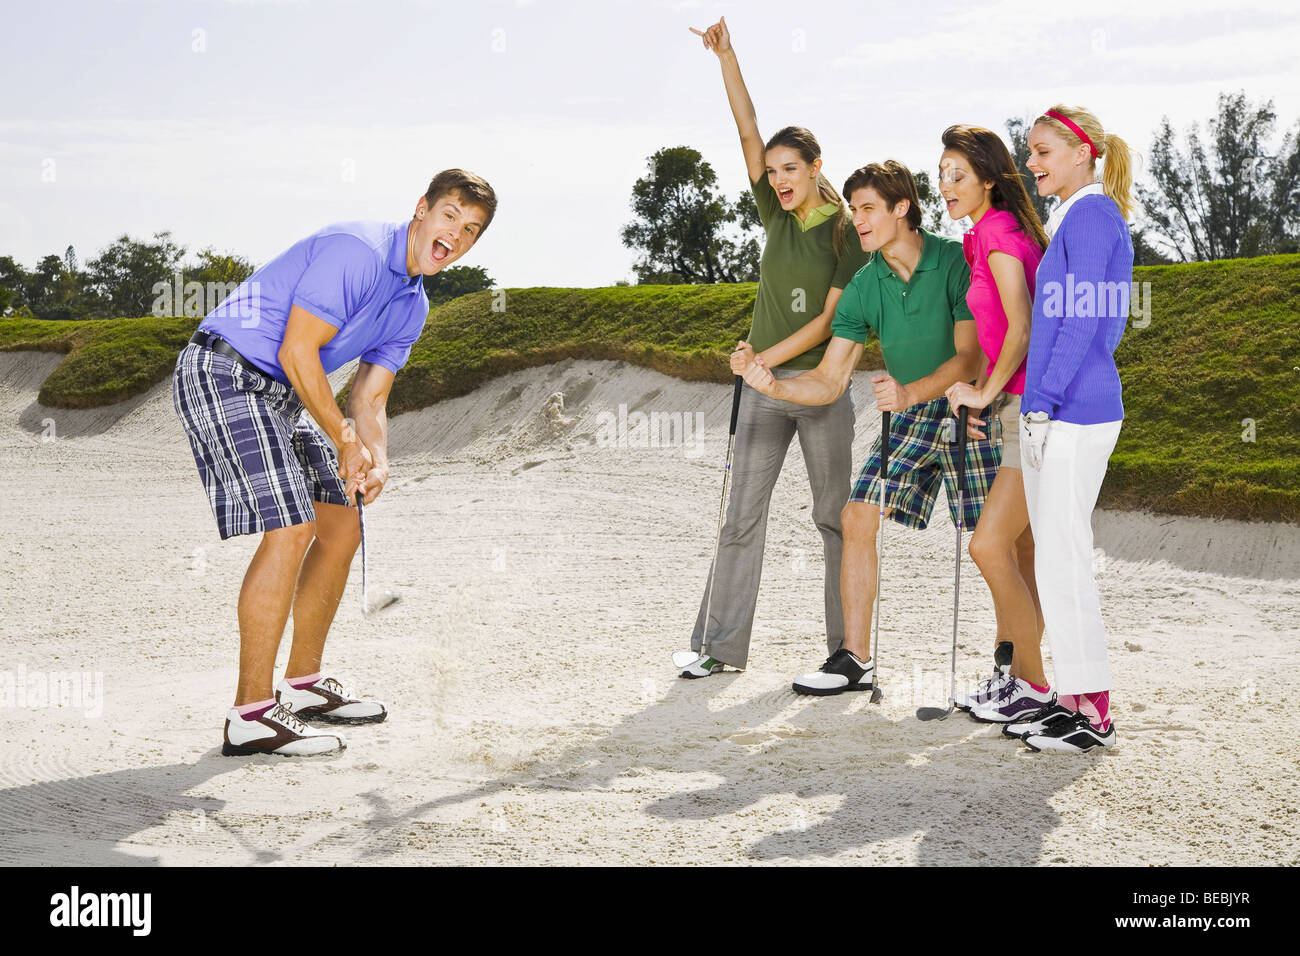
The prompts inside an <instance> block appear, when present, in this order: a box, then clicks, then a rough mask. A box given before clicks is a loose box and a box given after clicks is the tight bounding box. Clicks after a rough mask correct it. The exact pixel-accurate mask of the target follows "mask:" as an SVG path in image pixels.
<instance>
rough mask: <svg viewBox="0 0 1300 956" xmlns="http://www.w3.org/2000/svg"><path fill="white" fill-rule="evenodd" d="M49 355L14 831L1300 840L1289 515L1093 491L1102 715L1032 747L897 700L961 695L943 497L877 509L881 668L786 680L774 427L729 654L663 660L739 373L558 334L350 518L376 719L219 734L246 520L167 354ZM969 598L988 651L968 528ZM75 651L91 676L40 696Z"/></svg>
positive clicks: (1298, 538) (231, 675)
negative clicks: (530, 366)
mask: <svg viewBox="0 0 1300 956" xmlns="http://www.w3.org/2000/svg"><path fill="white" fill-rule="evenodd" d="M57 362H58V357H57V356H49V355H41V354H36V353H0V464H2V465H3V473H4V474H5V475H6V477H7V481H6V482H5V495H4V505H3V514H4V521H3V523H2V527H0V547H2V548H3V551H4V553H5V555H6V558H5V573H4V575H3V577H2V578H0V700H3V696H2V695H4V694H7V693H9V691H8V690H7V689H6V687H7V686H12V682H13V681H16V680H17V678H19V677H20V676H21V677H22V678H23V684H24V685H25V686H24V687H23V688H22V690H21V692H17V693H15V695H14V697H13V698H12V699H9V700H7V701H5V702H4V704H5V705H3V706H0V728H2V730H0V787H2V788H3V789H0V860H3V861H4V862H7V863H23V864H56V863H57V864H78V863H94V864H137V863H168V864H197V863H223V864H243V863H296V862H304V863H313V864H329V863H473V862H496V863H501V862H504V863H513V862H520V863H538V862H547V863H588V862H601V863H685V862H706V863H757V862H794V863H813V864H818V863H847V862H856V863H873V862H880V863H922V864H936V863H937V864H979V863H1013V864H1023V863H1029V864H1032V863H1117V864H1148V863H1149V864H1210V865H1218V864H1249V863H1273V864H1278V863H1289V864H1295V863H1297V862H1300V823H1298V821H1297V818H1296V817H1297V808H1300V793H1298V792H1297V791H1298V790H1300V785H1298V784H1297V780H1298V779H1300V776H1298V774H1297V770H1298V769H1300V768H1298V767H1297V763H1298V760H1297V756H1296V754H1297V751H1296V746H1295V741H1296V739H1297V737H1298V736H1300V735H1298V734H1297V731H1300V726H1298V725H1300V720H1298V719H1297V717H1296V708H1295V707H1294V705H1293V704H1292V702H1291V701H1290V700H1289V696H1290V680H1289V678H1290V677H1291V675H1293V674H1294V673H1296V671H1297V670H1298V669H1300V641H1298V640H1297V639H1298V638H1300V624H1298V623H1297V609H1298V608H1300V528H1297V527H1294V526H1283V525H1250V524H1244V523H1238V522H1226V521H1217V522H1216V521H1201V520H1188V519H1181V518H1180V519H1172V518H1168V517H1162V516H1149V515H1139V514H1115V513H1099V514H1098V515H1097V518H1096V521H1095V525H1096V528H1097V542H1098V547H1099V548H1100V549H1101V550H1100V553H1099V555H1098V558H1099V568H1100V574H1099V581H1100V584H1101V588H1102V598H1103V602H1104V609H1105V614H1106V620H1107V624H1108V627H1109V629H1110V634H1111V653H1112V662H1113V668H1114V672H1115V680H1116V685H1115V714H1116V721H1117V726H1118V729H1119V735H1120V745H1119V747H1118V748H1116V750H1115V751H1113V752H1111V753H1108V754H1104V755H1093V756H1087V757H1084V758H1077V757H1076V758H1069V757H1061V756H1052V755H1042V754H1040V755H1035V754H1031V753H1029V752H1028V751H1026V750H1025V749H1024V748H1023V747H1021V746H1020V745H1019V744H1016V743H1014V742H1012V741H1009V740H1007V739H1005V738H1003V737H1001V736H1000V735H999V733H998V730H997V728H993V727H988V726H985V725H978V724H975V723H973V722H972V721H970V720H969V719H968V718H966V717H964V716H962V715H960V714H958V715H955V716H954V717H953V718H951V719H949V720H948V721H945V722H942V723H928V724H923V723H920V722H918V721H917V720H916V719H915V717H914V711H915V708H916V707H917V706H920V705H923V704H935V703H939V702H940V701H942V700H943V699H944V696H945V694H946V691H947V688H946V682H947V669H948V662H947V649H948V641H949V638H948V634H949V629H950V626H951V606H952V605H951V600H952V594H951V586H952V585H951V582H952V547H953V531H952V528H951V525H950V524H948V522H947V519H946V517H945V518H942V519H941V520H938V521H936V522H935V523H934V524H933V525H932V526H931V528H930V529H929V530H927V531H925V532H906V531H904V530H902V529H898V530H895V529H893V528H891V529H890V533H889V535H888V539H887V548H888V553H887V556H886V562H885V585H884V603H883V606H882V619H883V625H884V629H885V630H884V638H883V646H882V654H881V659H882V665H883V673H882V679H883V685H884V688H885V691H886V698H885V700H884V702H883V703H882V704H880V705H871V704H869V703H868V702H867V701H866V700H865V699H864V696H865V695H846V696H844V697H838V698H827V699H823V700H814V699H808V698H800V697H796V696H795V695H793V694H792V693H791V692H790V689H789V683H790V679H791V678H792V677H793V676H794V675H795V674H798V673H800V672H802V671H805V670H809V669H812V668H814V667H816V666H817V665H818V664H819V663H820V662H821V660H822V658H823V657H824V654H825V645H824V638H823V631H822V622H821V617H820V616H821V610H820V602H821V596H820V577H821V572H820V557H819V555H820V539H819V538H818V537H817V535H816V532H815V531H814V529H813V527H812V524H811V521H810V519H809V515H808V506H809V493H808V491H807V484H806V479H805V475H804V469H803V463H802V460H801V457H800V456H799V454H798V452H797V447H796V448H792V451H791V456H790V458H789V459H788V461H787V464H786V471H785V474H784V475H783V476H782V478H781V481H780V484H779V485H778V487H777V491H776V495H775V500H774V502H773V509H772V518H771V522H770V525H769V529H768V550H767V555H768V557H767V565H766V568H765V580H764V582H763V590H762V593H761V596H760V600H759V608H758V616H757V626H756V633H755V640H754V649H753V656H752V659H751V662H750V669H749V670H748V671H747V672H745V673H744V674H729V675H726V676H723V677H714V678H710V679H708V680H705V681H695V682H686V681H680V680H677V679H676V678H675V676H674V672H673V670H672V668H671V666H670V663H669V656H670V654H671V652H672V651H674V650H678V649H681V648H683V647H684V646H686V642H687V638H688V635H689V630H690V626H691V623H692V621H693V618H694V614H695V610H696V607H697V605H698V602H699V600H700V596H701V590H702V586H703V583H704V576H705V572H706V570H707V565H708V561H709V555H710V553H711V549H712V535H713V530H714V520H715V516H716V513H717V500H718V491H719V485H720V481H721V464H722V459H723V453H724V442H725V430H726V417H727V410H728V407H729V402H730V389H729V388H728V387H725V386H715V385H699V384H686V383H682V382H678V381H675V380H673V379H669V378H666V377H664V376H661V375H658V374H655V373H652V372H648V371H645V370H642V369H638V368H634V367H631V366H627V365H623V364H621V363H610V362H565V363H561V364H559V365H554V366H549V367H547V368H543V369H536V370H532V371H529V372H523V373H518V374H514V375H510V376H507V377H505V378H502V379H500V380H497V381H495V382H492V383H490V384H489V385H487V386H485V387H484V388H483V389H481V390H480V391H478V392H476V393H475V394H474V395H471V396H467V397H465V398H462V399H458V400H456V401H452V402H447V403H444V404H443V405H440V406H438V407H435V408H430V409H427V410H425V411H422V412H419V413H416V414H412V415H406V416H401V417H399V418H397V419H395V420H394V422H393V428H392V432H393V434H392V445H393V452H394V456H395V465H394V468H393V479H392V481H391V483H390V485H389V488H388V489H387V491H386V492H385V495H384V497H383V498H382V499H381V500H380V501H379V502H377V503H376V504H375V505H374V506H373V507H372V508H371V509H370V510H369V514H368V517H369V519H370V520H369V523H368V529H369V531H370V533H371V575H372V587H374V588H375V589H377V590H382V589H384V588H393V589H395V590H397V591H398V592H399V593H401V595H402V601H401V603H400V604H398V605H397V606H396V607H394V608H393V609H392V610H390V611H388V612H385V613H384V614H383V615H381V616H378V617H376V618H373V619H370V620H366V619H363V618H362V616H361V614H360V611H359V608H358V598H359V591H360V580H359V579H360V575H359V573H357V574H355V575H354V577H353V580H352V581H351V582H350V583H349V588H348V592H347V594H346V596H345V599H344V604H343V606H342V607H341V609H340V611H339V615H338V618H337V620H336V622H335V626H334V631H333V634H332V638H331V644H330V646H329V648H328V650H327V664H328V671H329V672H330V673H333V674H337V675H339V676H342V677H344V678H346V679H348V680H350V681H351V682H352V683H353V684H354V685H355V686H358V687H360V688H363V689H365V690H367V691H369V692H371V693H374V694H377V695H382V697H383V698H384V699H385V700H386V701H387V702H388V704H389V707H390V710H391V714H392V716H391V718H390V720H389V721H388V723H386V724H384V725H381V726H377V727H363V728H354V729H351V730H349V731H347V736H348V740H349V747H348V750H347V751H346V752H345V753H344V754H342V755H341V756H339V757H337V758H329V759H321V758H317V759H297V760H295V759H284V758H271V757H264V758H255V759H232V758H223V757H221V756H220V754H219V745H220V735H221V723H222V720H223V718H224V714H225V711H226V709H227V708H228V707H229V703H230V699H231V695H232V693H233V689H234V682H235V662H236V649H237V632H236V629H235V596H236V593H237V590H238V587H239V582H240V579H241V577H242V575H243V572H244V569H245V567H246V565H247V562H248V559H249V557H250V555H251V552H252V549H253V548H254V547H255V545H256V540H255V539H253V538H243V539H236V540H233V541H230V542H226V543H224V544H223V543H222V542H221V541H220V540H219V539H218V537H217V534H216V530H215V524H214V523H213V520H212V517H211V514H210V513H209V511H208V508H207V504H206V501H205V499H204V496H203V493H202V488H201V486H200V484H199V481H198V478H197V475H196V473H195V469H194V465H193V462H192V459H191V458H190V453H189V449H188V447H187V445H186V443H185V441H184V438H183V435H182V432H181V429H180V427H179V425H178V423H177V422H176V420H175V418H174V416H173V412H172V408H171V399H170V394H169V392H168V390H167V387H166V386H163V387H160V388H158V389H155V390H154V391H152V392H151V393H150V394H149V395H148V396H146V397H145V398H143V399H142V400H137V401H134V402H129V403H124V404H123V405H120V406H116V407H114V408H111V409H101V410H96V411H91V412H68V411H61V410H49V409H43V408H41V407H40V406H39V405H37V404H36V400H35V394H36V390H37V388H38V387H39V385H40V382H41V381H42V380H43V378H44V376H45V375H47V374H48V373H49V371H50V370H51V369H52V368H53V367H54V365H56V364H57ZM557 392H560V393H563V394H564V400H563V407H562V408H561V407H559V404H558V403H556V402H550V403H549V406H548V398H550V396H552V395H553V394H554V393H557ZM869 396H870V391H869V388H866V387H865V385H864V384H863V383H861V382H860V383H859V385H858V386H857V400H858V409H859V422H860V437H859V440H858V443H857V449H856V455H855V460H856V461H857V462H859V463H860V462H861V460H862V458H863V457H864V454H865V449H866V447H867V445H868V443H869V442H870V440H871V438H872V436H873V434H874V431H875V428H876V423H877V422H878V418H877V416H876V414H875V413H874V410H873V407H872V403H871V399H870V397H869ZM620 403H626V404H627V405H628V406H630V410H631V411H636V410H638V409H641V410H644V411H647V412H650V411H658V412H661V413H664V412H667V413H677V412H686V413H692V414H693V413H694V412H696V411H702V412H703V413H704V415H705V425H706V436H707V438H708V442H707V444H706V446H705V447H703V448H696V449H683V448H680V447H679V448H635V447H622V448H619V447H612V448H611V447H603V446H602V445H600V444H598V443H597V441H596V439H597V438H598V437H599V436H601V435H602V420H601V418H600V417H599V416H600V414H601V413H602V412H614V413H617V408H618V405H619V404H620ZM46 420H53V425H54V437H53V440H50V441H43V440H41V433H42V431H43V430H45V431H48V427H47V426H46V425H43V424H42V423H43V422H45V421H46ZM605 431H606V432H607V431H608V430H607V429H606V430H605ZM637 434H638V433H636V432H634V433H633V435H632V437H633V438H634V439H635V438H636V437H637ZM942 508H943V505H942V504H940V506H939V509H938V510H937V513H939V514H943V513H944V512H943V511H942ZM961 622H962V634H963V643H962V655H961V666H962V671H963V675H964V677H965V679H967V680H973V679H975V678H976V677H982V676H984V675H983V672H984V671H985V669H986V667H987V664H986V662H987V659H988V656H989V651H990V649H991V643H992V635H993V620H992V610H991V604H990V601H989V597H988V592H987V589H986V588H985V587H984V585H983V582H982V581H981V580H980V577H979V574H978V572H977V571H976V569H975V567H974V565H973V564H971V563H970V561H969V558H967V559H966V563H965V566H964V567H963V575H962V602H961ZM287 652H288V641H287V640H286V641H285V646H284V648H283V649H282V654H281V662H282V663H283V660H284V657H285V656H287ZM68 672H71V673H76V674H81V675H87V676H89V677H90V678H91V681H92V683H91V687H92V689H93V688H94V687H95V684H94V681H95V680H100V681H102V684H100V685H99V686H100V687H102V696H97V695H95V694H93V693H92V694H90V695H88V696H87V698H86V699H79V700H78V701H77V702H76V703H71V704H69V705H67V706H62V707H53V706H39V704H40V703H41V701H40V699H39V697H37V699H35V700H33V699H32V696H33V695H35V694H37V693H38V692H39V689H40V686H41V685H42V683H43V682H44V681H46V680H47V679H48V678H49V677H50V676H51V675H54V674H57V673H68ZM11 679H12V680H11ZM20 695H21V696H22V697H23V698H25V699H21V700H20V699H18V697H19V696H20Z"/></svg>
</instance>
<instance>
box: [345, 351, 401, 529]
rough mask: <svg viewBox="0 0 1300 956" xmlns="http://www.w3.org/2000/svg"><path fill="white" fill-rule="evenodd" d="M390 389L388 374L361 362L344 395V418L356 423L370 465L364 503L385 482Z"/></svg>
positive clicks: (388, 372) (384, 369)
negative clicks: (346, 413) (345, 415)
mask: <svg viewBox="0 0 1300 956" xmlns="http://www.w3.org/2000/svg"><path fill="white" fill-rule="evenodd" d="M392 387H393V373H392V372H390V371H389V370H388V369H386V368H384V367H383V366H382V365H372V364H371V363H370V362H362V363H361V365H360V366H359V367H358V368H357V374H356V377H355V378H354V379H353V380H352V389H351V391H349V392H348V418H350V419H352V420H353V421H354V422H355V423H356V429H357V435H358V436H359V437H360V438H361V441H362V442H363V443H364V444H365V446H366V448H368V449H369V450H370V455H371V457H372V459H373V462H374V464H373V467H372V468H371V469H370V470H369V471H368V472H366V481H365V486H364V488H363V489H362V490H363V491H364V493H365V502H366V504H370V502H372V501H374V500H375V498H377V497H378V496H379V492H380V491H382V490H383V487H384V483H385V482H387V481H388V393H389V392H390V391H391V390H392Z"/></svg>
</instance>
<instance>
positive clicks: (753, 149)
mask: <svg viewBox="0 0 1300 956" xmlns="http://www.w3.org/2000/svg"><path fill="white" fill-rule="evenodd" d="M691 32H692V33H694V34H695V35H696V36H698V37H703V38H704V48H705V49H706V50H712V51H713V52H714V53H716V54H717V55H718V61H719V62H720V63H721V64H722V82H723V83H724V84H725V85H726V87H727V101H728V102H729V103H730V104H731V115H732V116H734V117H735V118H736V129H737V130H738V131H739V132H740V148H741V150H742V151H743V152H744V154H745V169H746V170H747V171H748V172H749V181H750V182H751V183H756V182H758V181H759V179H761V178H762V177H763V176H764V175H766V173H767V162H766V160H765V156H766V153H765V151H764V149H763V137H762V136H760V135H759V132H758V117H757V116H756V115H755V113H754V101H753V100H751V99H750V98H749V90H747V89H746V88H745V79H744V77H742V76H741V75H740V61H738V60H737V59H736V51H735V50H733V49H732V48H731V33H730V32H729V31H728V30H727V18H726V17H723V18H722V19H720V20H719V21H718V22H717V23H715V24H714V25H713V26H711V27H709V28H708V29H707V30H705V31H703V32H701V31H699V30H697V29H695V28H694V27H691Z"/></svg>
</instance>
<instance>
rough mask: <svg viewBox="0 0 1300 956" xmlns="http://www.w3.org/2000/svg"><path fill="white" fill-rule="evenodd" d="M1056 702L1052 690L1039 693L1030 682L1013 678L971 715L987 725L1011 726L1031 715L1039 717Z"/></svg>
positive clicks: (974, 709)
mask: <svg viewBox="0 0 1300 956" xmlns="http://www.w3.org/2000/svg"><path fill="white" fill-rule="evenodd" d="M1054 700H1056V694H1055V693H1053V692H1052V690H1051V689H1050V688H1049V689H1048V690H1046V691H1037V690H1034V688H1033V687H1032V686H1031V685H1030V684H1029V682H1028V681H1023V680H1020V679H1019V678H1018V677H1012V678H1011V679H1010V680H1008V681H1006V682H1005V683H1003V684H1002V687H1001V688H1000V689H999V690H998V694H997V696H996V697H991V698H990V699H988V700H986V701H983V702H981V703H978V704H976V705H975V706H974V707H972V708H971V709H970V715H971V716H972V717H974V718H975V719H976V720H978V721H982V722H983V723H986V724H1010V723H1013V722H1015V721H1017V720H1024V719H1025V718H1026V717H1028V716H1029V715H1030V714H1034V715H1037V714H1038V712H1039V711H1040V710H1042V709H1043V708H1044V707H1046V706H1047V705H1048V704H1050V703H1052V702H1053V701H1054Z"/></svg>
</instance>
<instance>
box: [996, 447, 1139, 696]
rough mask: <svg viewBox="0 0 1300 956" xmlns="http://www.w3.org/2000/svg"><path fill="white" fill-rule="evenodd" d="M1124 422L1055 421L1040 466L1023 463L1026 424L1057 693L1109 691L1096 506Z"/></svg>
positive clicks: (1032, 515)
mask: <svg viewBox="0 0 1300 956" xmlns="http://www.w3.org/2000/svg"><path fill="white" fill-rule="evenodd" d="M1122 424H1123V422H1122V421H1120V422H1103V423H1101V424H1099V425H1075V424H1073V423H1071V422H1061V421H1054V422H1052V424H1051V427H1050V428H1049V429H1048V432H1047V443H1046V445H1045V446H1044V449H1043V466H1042V468H1041V469H1037V470H1035V469H1033V468H1031V467H1029V463H1028V462H1027V461H1025V460H1024V449H1025V446H1026V444H1027V443H1028V438H1027V437H1026V436H1025V434H1024V431H1023V424H1022V430H1021V436H1020V447H1021V464H1022V467H1023V471H1022V472H1021V474H1022V475H1023V476H1024V482H1025V500H1026V502H1027V503H1028V505H1029V526H1030V527H1031V528H1032V529H1033V532H1034V549H1035V557H1034V574H1035V576H1036V577H1037V578H1038V597H1039V600H1040V601H1041V602H1042V605H1043V621H1044V623H1045V624H1046V627H1047V643H1048V646H1049V647H1051V649H1052V669H1053V671H1054V672H1055V678H1056V692H1057V693H1058V694H1091V693H1096V692H1097V691H1103V690H1110V659H1109V657H1108V656H1107V654H1106V628H1105V625H1103V624H1102V621H1101V596H1100V595H1099V594H1098V593H1097V578H1096V576H1095V575H1094V573H1093V566H1092V509H1093V507H1094V506H1095V505H1096V504H1097V494H1098V492H1100V491H1101V481H1102V479H1103V478H1105V477H1106V465H1107V463H1108V462H1109V461H1110V453H1111V452H1112V451H1113V450H1114V449H1115V442H1116V440H1118V438H1119V430H1120V426H1121V425H1122Z"/></svg>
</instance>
